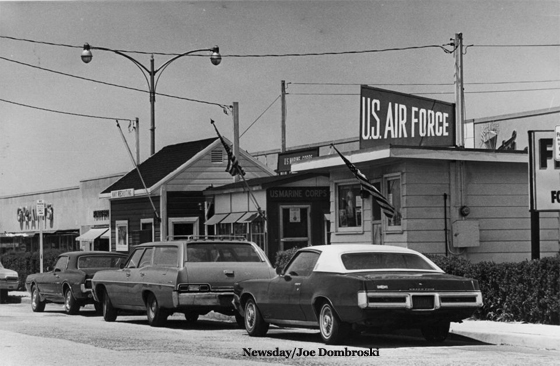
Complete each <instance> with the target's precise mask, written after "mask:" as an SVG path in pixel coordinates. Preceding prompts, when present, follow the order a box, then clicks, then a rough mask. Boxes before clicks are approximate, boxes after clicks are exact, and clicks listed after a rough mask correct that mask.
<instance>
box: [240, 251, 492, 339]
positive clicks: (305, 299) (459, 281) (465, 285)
mask: <svg viewBox="0 0 560 366" xmlns="http://www.w3.org/2000/svg"><path fill="white" fill-rule="evenodd" d="M234 304H235V307H236V309H237V311H239V313H240V314H241V315H242V316H244V317H245V328H246V330H247V332H248V333H249V335H250V336H257V337H259V336H264V335H265V334H266V333H267V331H268V329H269V325H270V324H276V325H280V326H294V327H310V328H319V329H320V334H321V337H322V339H323V341H324V342H325V343H327V344H337V343H340V342H341V341H342V340H344V339H345V338H346V336H347V335H348V334H349V333H350V331H351V330H352V329H354V330H356V329H357V330H360V329H364V327H368V328H381V329H383V328H389V329H397V328H419V329H420V330H421V331H422V333H423V335H424V337H425V338H426V340H428V341H443V340H445V338H446V337H447V335H448V333H449V323H450V322H459V321H461V320H462V319H465V318H468V317H470V316H472V314H473V313H474V312H475V311H476V309H478V308H479V307H481V306H482V294H481V292H480V290H479V287H478V282H477V281H476V280H472V279H468V278H464V277H457V276H452V275H449V274H446V273H444V272H443V271H442V270H441V269H440V268H439V267H438V266H437V265H435V264H434V263H433V262H432V261H430V260H429V259H428V258H426V257H425V256H423V255H422V254H420V253H418V252H415V251H413V250H409V249H405V248H401V247H395V246H388V245H367V244H337V245H325V246H314V247H307V248H304V249H300V250H299V251H298V252H297V253H296V254H295V255H294V257H293V258H292V259H291V260H290V262H289V263H288V264H287V265H286V267H285V269H280V270H278V276H276V277H274V278H272V279H258V280H248V281H243V282H240V283H238V284H236V286H235V298H234Z"/></svg>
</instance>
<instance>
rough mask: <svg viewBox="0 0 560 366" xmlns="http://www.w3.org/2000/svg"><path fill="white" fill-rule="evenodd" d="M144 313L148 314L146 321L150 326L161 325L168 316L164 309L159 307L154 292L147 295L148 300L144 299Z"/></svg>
mask: <svg viewBox="0 0 560 366" xmlns="http://www.w3.org/2000/svg"><path fill="white" fill-rule="evenodd" d="M146 313H147V314H148V323H149V324H150V325H151V326H152V327H161V326H163V325H164V324H165V322H166V321H167V317H168V316H169V315H168V314H167V312H166V311H165V310H163V309H162V308H160V307H159V304H158V301H157V299H156V297H155V296H154V294H149V295H148V300H147V301H146Z"/></svg>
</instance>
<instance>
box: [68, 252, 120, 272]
mask: <svg viewBox="0 0 560 366" xmlns="http://www.w3.org/2000/svg"><path fill="white" fill-rule="evenodd" d="M122 261H123V258H121V257H114V256H107V257H103V256H97V255H96V256H81V257H80V258H78V268H80V269H85V268H119V267H120V265H121V262H122Z"/></svg>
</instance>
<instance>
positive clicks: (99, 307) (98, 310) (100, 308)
mask: <svg viewBox="0 0 560 366" xmlns="http://www.w3.org/2000/svg"><path fill="white" fill-rule="evenodd" d="M93 307H94V308H95V313H96V314H97V315H100V314H103V304H102V303H100V302H97V301H95V302H94V303H93Z"/></svg>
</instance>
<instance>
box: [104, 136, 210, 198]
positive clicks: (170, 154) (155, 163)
mask: <svg viewBox="0 0 560 366" xmlns="http://www.w3.org/2000/svg"><path fill="white" fill-rule="evenodd" d="M217 140H218V138H217V137H213V138H209V139H205V140H199V141H191V142H184V143H180V144H176V145H169V146H165V147H164V148H163V149H161V150H160V151H158V152H157V153H155V154H154V155H152V156H150V157H149V158H148V159H147V160H146V161H144V162H143V163H142V164H140V165H139V166H138V169H139V170H140V173H141V174H142V178H143V179H144V182H145V183H146V187H147V188H148V189H149V188H150V187H152V186H154V185H155V184H157V183H158V182H160V181H161V180H162V179H164V178H165V177H167V176H168V175H169V174H171V173H173V172H174V171H176V170H177V169H178V168H179V167H181V166H182V165H183V164H185V163H186V162H188V161H189V160H191V159H192V158H193V157H195V156H196V155H197V154H198V153H200V152H201V151H203V150H204V149H206V148H208V147H209V146H210V145H211V144H212V143H214V142H215V141H217ZM130 188H132V189H135V190H138V189H144V185H143V184H142V180H141V179H140V176H139V175H138V172H137V171H136V169H133V170H131V171H130V172H128V173H127V174H126V175H125V176H124V177H122V178H121V179H119V180H118V181H116V182H115V183H113V184H112V185H110V186H109V187H108V188H107V189H105V190H104V191H103V192H101V194H107V193H111V191H118V190H122V189H130Z"/></svg>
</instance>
